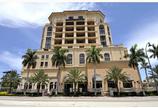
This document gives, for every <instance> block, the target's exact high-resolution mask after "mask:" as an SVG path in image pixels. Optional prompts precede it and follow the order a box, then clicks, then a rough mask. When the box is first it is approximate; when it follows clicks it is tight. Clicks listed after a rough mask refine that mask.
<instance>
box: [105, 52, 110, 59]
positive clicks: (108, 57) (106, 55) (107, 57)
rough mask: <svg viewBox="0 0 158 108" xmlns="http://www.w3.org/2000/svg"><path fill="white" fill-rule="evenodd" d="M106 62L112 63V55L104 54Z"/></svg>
mask: <svg viewBox="0 0 158 108" xmlns="http://www.w3.org/2000/svg"><path fill="white" fill-rule="evenodd" d="M104 60H105V61H110V54H109V53H105V54H104Z"/></svg>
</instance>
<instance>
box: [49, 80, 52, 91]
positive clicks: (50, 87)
mask: <svg viewBox="0 0 158 108" xmlns="http://www.w3.org/2000/svg"><path fill="white" fill-rule="evenodd" d="M49 89H50V90H52V89H53V82H51V83H50V86H49Z"/></svg>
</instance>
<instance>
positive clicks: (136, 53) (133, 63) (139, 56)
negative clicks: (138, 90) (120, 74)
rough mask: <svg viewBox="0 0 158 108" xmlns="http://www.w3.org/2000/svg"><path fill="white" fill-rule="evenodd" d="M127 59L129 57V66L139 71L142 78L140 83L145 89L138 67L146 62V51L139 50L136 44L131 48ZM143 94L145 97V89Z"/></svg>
mask: <svg viewBox="0 0 158 108" xmlns="http://www.w3.org/2000/svg"><path fill="white" fill-rule="evenodd" d="M126 57H129V66H130V67H133V68H134V69H135V68H136V69H137V71H138V75H139V78H140V83H141V86H142V87H143V84H142V78H141V75H140V71H139V67H138V65H139V63H140V62H142V61H145V58H146V56H145V53H144V49H138V48H137V44H135V45H134V46H132V47H131V49H130V54H128V55H126ZM143 94H144V95H145V92H144V89H143Z"/></svg>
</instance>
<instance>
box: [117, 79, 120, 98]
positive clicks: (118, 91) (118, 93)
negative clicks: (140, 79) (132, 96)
mask: <svg viewBox="0 0 158 108" xmlns="http://www.w3.org/2000/svg"><path fill="white" fill-rule="evenodd" d="M118 85H119V84H118V81H116V89H117V96H120V90H119V86H118Z"/></svg>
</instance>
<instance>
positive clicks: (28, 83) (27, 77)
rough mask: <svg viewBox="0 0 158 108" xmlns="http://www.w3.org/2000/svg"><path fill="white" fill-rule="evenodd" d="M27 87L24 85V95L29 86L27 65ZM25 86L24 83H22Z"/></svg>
mask: <svg viewBox="0 0 158 108" xmlns="http://www.w3.org/2000/svg"><path fill="white" fill-rule="evenodd" d="M26 83H27V88H25V87H24V96H26V90H27V89H28V87H29V67H27V76H26ZM24 86H25V85H24Z"/></svg>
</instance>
